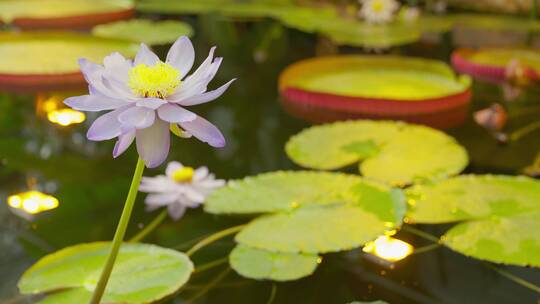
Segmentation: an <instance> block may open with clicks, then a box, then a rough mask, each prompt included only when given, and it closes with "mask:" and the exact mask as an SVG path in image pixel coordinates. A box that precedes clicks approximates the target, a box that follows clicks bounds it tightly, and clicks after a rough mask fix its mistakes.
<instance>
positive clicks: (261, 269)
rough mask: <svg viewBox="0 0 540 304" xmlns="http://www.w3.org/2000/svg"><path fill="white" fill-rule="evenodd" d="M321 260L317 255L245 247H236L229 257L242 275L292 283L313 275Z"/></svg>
mask: <svg viewBox="0 0 540 304" xmlns="http://www.w3.org/2000/svg"><path fill="white" fill-rule="evenodd" d="M319 260H320V258H319V257H318V256H317V255H316V254H296V253H279V252H270V251H266V250H261V249H255V248H251V247H248V246H245V245H238V246H236V247H235V248H234V249H233V251H232V252H231V255H230V257H229V261H230V264H231V267H232V268H233V269H234V270H235V271H236V272H238V273H239V274H240V275H242V276H244V277H247V278H250V279H256V280H263V279H268V280H273V281H292V280H297V279H300V278H303V277H306V276H309V275H311V274H312V273H313V272H314V271H315V269H316V268H317V265H318V262H319Z"/></svg>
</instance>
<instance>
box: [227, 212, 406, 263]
mask: <svg viewBox="0 0 540 304" xmlns="http://www.w3.org/2000/svg"><path fill="white" fill-rule="evenodd" d="M400 224H401V223H394V222H385V221H383V220H381V218H379V217H378V216H377V214H376V213H374V212H370V211H367V210H365V209H363V208H361V207H360V206H355V205H350V204H343V203H336V204H327V205H306V206H302V207H299V208H298V209H295V210H293V211H290V212H279V213H275V214H270V215H264V216H261V217H259V218H257V219H255V220H253V221H252V222H250V223H249V224H248V225H247V226H246V227H245V228H244V229H243V230H242V231H240V232H239V233H238V234H237V235H236V238H235V239H236V241H237V242H238V243H240V244H244V245H247V246H249V247H253V248H258V249H263V250H268V251H272V252H289V253H310V254H317V253H326V252H338V251H343V250H350V249H353V248H357V247H360V246H362V245H364V244H365V243H367V242H369V241H372V240H373V239H375V238H377V237H378V236H381V235H383V234H384V233H385V232H387V231H389V230H391V229H395V228H396V226H399V225H400Z"/></svg>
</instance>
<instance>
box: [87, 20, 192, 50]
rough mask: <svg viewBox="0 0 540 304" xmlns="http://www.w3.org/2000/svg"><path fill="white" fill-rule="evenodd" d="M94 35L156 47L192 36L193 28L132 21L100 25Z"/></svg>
mask: <svg viewBox="0 0 540 304" xmlns="http://www.w3.org/2000/svg"><path fill="white" fill-rule="evenodd" d="M92 34H93V35H94V36H98V37H105V38H116V39H125V40H129V41H133V42H144V43H146V44H150V45H154V44H167V43H172V42H174V41H175V40H176V39H178V37H179V36H182V35H186V36H192V35H193V28H192V27H191V26H190V25H189V24H187V23H184V22H180V21H175V20H166V21H151V20H147V19H132V20H129V21H118V22H114V23H107V24H102V25H98V26H96V27H94V28H93V29H92Z"/></svg>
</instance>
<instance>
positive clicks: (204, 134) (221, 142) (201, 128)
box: [180, 116, 225, 148]
mask: <svg viewBox="0 0 540 304" xmlns="http://www.w3.org/2000/svg"><path fill="white" fill-rule="evenodd" d="M180 126H181V127H182V128H183V129H185V130H186V131H188V132H189V133H191V134H193V136H195V137H197V138H198V139H199V140H201V141H203V142H206V143H208V144H209V145H210V146H212V147H216V148H222V147H224V146H225V137H223V134H221V132H220V131H219V129H218V128H216V126H214V125H213V124H211V123H210V122H208V121H207V120H206V119H204V118H202V117H200V116H198V117H197V119H195V120H193V121H189V122H182V123H180Z"/></svg>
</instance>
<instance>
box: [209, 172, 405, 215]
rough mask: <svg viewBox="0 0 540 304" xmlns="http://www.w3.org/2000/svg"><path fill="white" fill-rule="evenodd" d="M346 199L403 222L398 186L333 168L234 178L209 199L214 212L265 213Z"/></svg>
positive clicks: (401, 195) (402, 203) (210, 207)
mask: <svg viewBox="0 0 540 304" xmlns="http://www.w3.org/2000/svg"><path fill="white" fill-rule="evenodd" d="M336 202H345V203H349V204H353V205H356V206H362V208H364V209H365V210H370V211H372V212H374V213H375V214H377V215H378V216H379V217H380V219H381V220H382V221H387V222H396V223H399V222H401V219H402V217H403V214H404V212H405V209H404V200H403V194H402V192H401V191H400V190H398V189H391V188H389V187H388V186H385V185H382V184H379V183H375V182H370V181H366V180H364V179H362V178H361V177H359V176H355V175H347V174H340V173H329V172H309V171H300V172H298V171H291V172H272V173H266V174H261V175H257V176H255V177H247V178H245V179H242V180H239V181H230V182H229V183H228V185H227V186H225V187H223V188H220V189H218V190H216V191H214V192H213V193H212V194H211V195H210V196H209V197H208V199H207V201H206V203H205V205H204V206H205V211H207V212H210V213H216V214H222V213H241V214H242V213H264V212H277V211H292V210H295V209H296V208H298V207H302V206H307V205H329V204H334V203H336Z"/></svg>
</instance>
